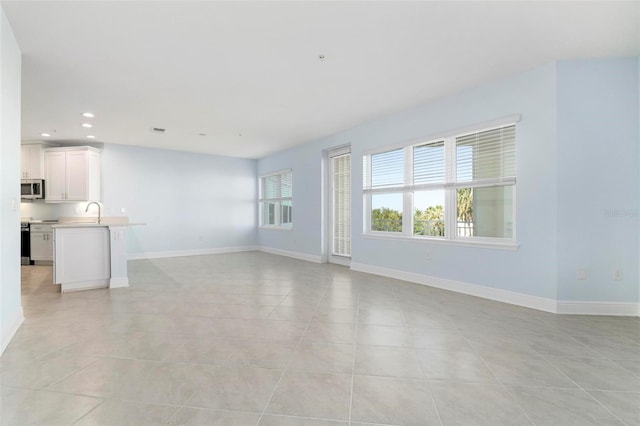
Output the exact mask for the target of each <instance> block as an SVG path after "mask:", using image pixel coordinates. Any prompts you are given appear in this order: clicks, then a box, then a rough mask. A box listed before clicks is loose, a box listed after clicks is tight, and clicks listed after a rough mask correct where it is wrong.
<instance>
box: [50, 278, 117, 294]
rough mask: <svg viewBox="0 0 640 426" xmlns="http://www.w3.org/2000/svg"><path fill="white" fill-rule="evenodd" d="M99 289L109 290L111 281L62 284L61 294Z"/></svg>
mask: <svg viewBox="0 0 640 426" xmlns="http://www.w3.org/2000/svg"><path fill="white" fill-rule="evenodd" d="M97 288H109V279H104V280H91V281H77V282H72V283H61V284H60V292H61V293H68V292H70V291H81V290H95V289H97Z"/></svg>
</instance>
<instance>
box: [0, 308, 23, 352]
mask: <svg viewBox="0 0 640 426" xmlns="http://www.w3.org/2000/svg"><path fill="white" fill-rule="evenodd" d="M23 322H24V311H23V309H22V306H20V308H19V309H18V310H17V311H16V314H15V316H14V317H13V319H12V320H10V321H8V322H7V323H5V324H3V327H2V335H0V355H2V353H3V352H4V350H5V349H7V346H8V345H9V343H10V342H11V339H13V336H15V335H16V333H17V332H18V329H19V328H20V326H21V325H22V323H23Z"/></svg>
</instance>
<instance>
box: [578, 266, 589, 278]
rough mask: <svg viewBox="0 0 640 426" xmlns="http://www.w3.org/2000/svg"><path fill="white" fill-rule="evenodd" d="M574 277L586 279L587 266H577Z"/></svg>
mask: <svg viewBox="0 0 640 426" xmlns="http://www.w3.org/2000/svg"><path fill="white" fill-rule="evenodd" d="M576 279H577V280H586V279H587V268H585V267H584V266H579V267H578V269H577V270H576Z"/></svg>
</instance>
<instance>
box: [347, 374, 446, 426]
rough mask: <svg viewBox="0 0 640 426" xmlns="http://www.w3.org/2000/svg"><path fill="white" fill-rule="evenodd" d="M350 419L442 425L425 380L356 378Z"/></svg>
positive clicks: (363, 421) (366, 421)
mask: <svg viewBox="0 0 640 426" xmlns="http://www.w3.org/2000/svg"><path fill="white" fill-rule="evenodd" d="M351 420H352V421H354V422H361V423H382V424H394V425H415V426H418V425H421V426H428V425H439V424H440V421H439V420H438V414H437V412H436V410H435V407H434V405H433V402H432V400H431V396H430V394H429V389H428V386H427V384H426V383H425V382H424V381H422V380H415V379H397V378H390V377H372V376H354V378H353V402H352V406H351Z"/></svg>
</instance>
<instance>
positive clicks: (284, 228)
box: [258, 226, 293, 231]
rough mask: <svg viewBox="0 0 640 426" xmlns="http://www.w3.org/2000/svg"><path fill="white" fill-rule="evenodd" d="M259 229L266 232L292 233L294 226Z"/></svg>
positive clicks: (262, 227) (261, 227) (263, 227)
mask: <svg viewBox="0 0 640 426" xmlns="http://www.w3.org/2000/svg"><path fill="white" fill-rule="evenodd" d="M258 229H264V230H265V231H291V230H292V229H293V226H260V227H259V228H258Z"/></svg>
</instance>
